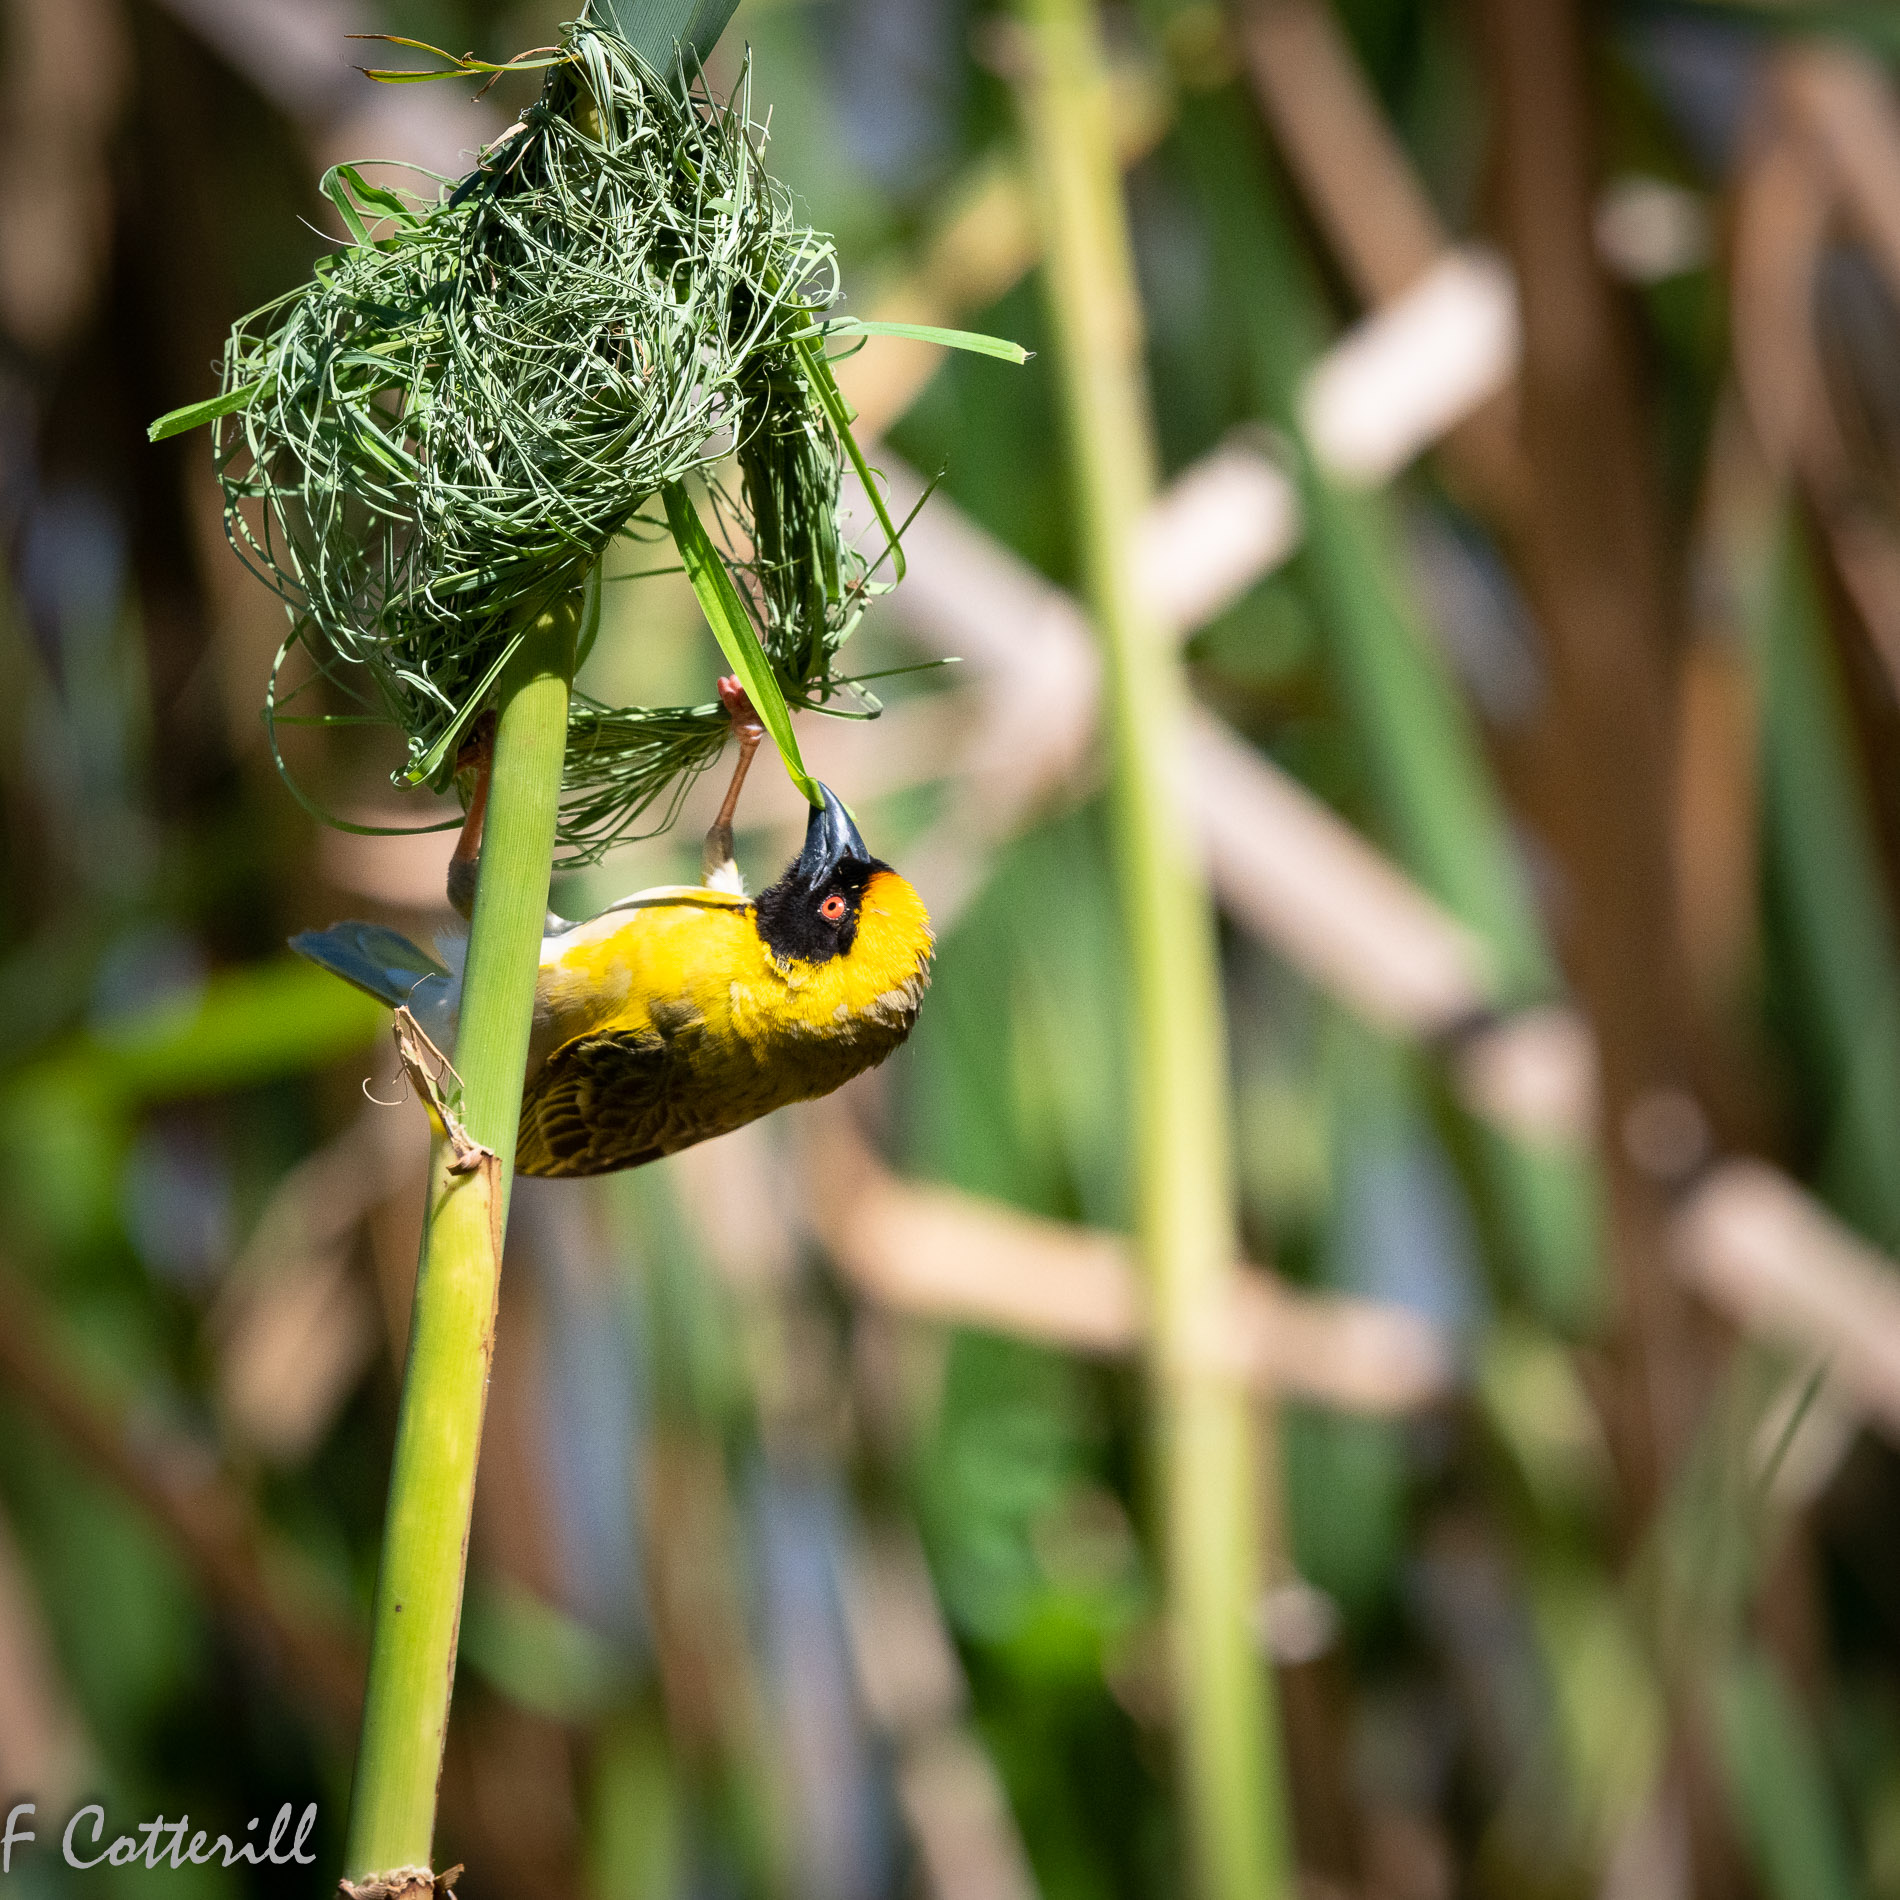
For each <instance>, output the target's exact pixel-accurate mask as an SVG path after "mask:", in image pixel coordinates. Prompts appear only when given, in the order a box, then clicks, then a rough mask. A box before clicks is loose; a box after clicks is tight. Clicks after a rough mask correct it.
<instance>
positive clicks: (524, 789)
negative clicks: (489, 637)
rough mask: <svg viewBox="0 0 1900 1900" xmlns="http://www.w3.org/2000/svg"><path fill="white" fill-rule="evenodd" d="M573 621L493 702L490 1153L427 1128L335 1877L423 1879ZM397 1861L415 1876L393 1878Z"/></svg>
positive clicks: (486, 895)
mask: <svg viewBox="0 0 1900 1900" xmlns="http://www.w3.org/2000/svg"><path fill="white" fill-rule="evenodd" d="M580 618H581V604H580V600H579V598H578V597H576V598H575V599H574V600H572V601H569V602H565V603H563V604H562V605H561V606H559V607H557V608H555V609H553V610H552V611H550V612H548V613H545V614H543V615H542V616H541V617H540V619H539V620H537V621H536V622H535V624H534V625H533V626H532V627H531V628H530V629H529V631H528V634H527V636H526V638H525V639H524V640H523V642H522V644H521V646H520V648H519V649H518V650H517V652H516V654H515V656H514V658H513V660H512V661H511V662H510V663H509V667H508V671H507V673H506V674H505V675H504V677H503V679H502V682H501V685H500V688H499V691H498V693H497V696H496V709H497V713H498V718H497V721H496V729H495V763H494V779H493V783H492V786H491V789H490V792H489V797H488V818H487V827H486V831H485V833H484V836H483V841H482V858H481V876H480V882H479V883H478V885H477V887H476V893H475V914H474V918H473V921H472V924H471V927H470V932H469V944H468V967H467V973H466V977H465V979H464V983H463V991H462V1010H461V1024H460V1028H459V1031H458V1033H457V1037H456V1044H455V1067H456V1071H457V1074H458V1075H459V1077H460V1083H461V1086H460V1092H459V1095H458V1094H455V1093H453V1092H450V1093H448V1094H447V1095H446V1098H445V1100H444V1103H443V1106H444V1107H446V1108H447V1110H448V1112H449V1115H450V1117H451V1118H452V1119H453V1122H454V1123H455V1125H456V1132H457V1133H458V1134H462V1135H466V1137H467V1140H468V1141H470V1142H473V1143H475V1144H478V1146H479V1147H480V1148H482V1149H485V1150H487V1151H488V1152H487V1155H486V1156H484V1157H476V1158H474V1159H473V1161H472V1164H471V1160H470V1157H469V1154H468V1152H467V1150H466V1148H465V1146H463V1144H460V1143H459V1142H457V1141H451V1140H450V1139H448V1138H446V1137H445V1133H444V1130H443V1129H442V1128H440V1127H438V1129H437V1132H436V1140H435V1143H434V1147H433V1151H432V1153H431V1156H430V1164H429V1205H428V1225H427V1227H426V1229H425V1231H424V1234H423V1241H422V1259H421V1264H420V1266H419V1267H418V1269H417V1274H416V1297H415V1304H414V1307H413V1309H412V1313H411V1318H410V1322H409V1356H408V1363H407V1364H406V1366H405V1367H404V1370H403V1387H402V1408H401V1411H400V1413H399V1415H398V1418H397V1423H396V1456H395V1463H394V1466H393V1469H392V1470H391V1473H390V1480H389V1503H388V1508H387V1512H386V1515H385V1519H384V1526H383V1554H382V1565H381V1569H380V1571H379V1573H378V1576H377V1581H376V1607H375V1612H374V1620H373V1623H372V1626H371V1632H370V1659H369V1685H368V1688H367V1691H366V1693H365V1697H364V1703H363V1733H362V1741H361V1744H360V1746H359V1747H358V1750H357V1757H356V1778H355V1783H354V1787H353V1789H352V1792H351V1797H350V1828H349V1842H348V1847H347V1850H346V1861H347V1866H346V1875H347V1878H348V1879H349V1880H350V1881H352V1882H354V1883H356V1884H357V1885H359V1886H361V1885H362V1884H364V1883H365V1882H368V1881H373V1880H381V1881H384V1882H386V1883H390V1884H393V1885H395V1886H397V1887H398V1888H399V1889H400V1888H402V1887H404V1886H416V1885H419V1883H420V1882H421V1881H423V1880H426V1879H427V1878H428V1872H427V1870H428V1868H429V1865H430V1853H431V1849H432V1843H433V1837H434V1833H435V1795H436V1783H437V1781H438V1779H439V1778H440V1775H441V1771H442V1746H443V1740H444V1737H445V1736H446V1734H447V1731H448V1721H449V1697H450V1693H451V1690H452V1688H453V1686H454V1678H455V1647H456V1637H457V1632H458V1629H459V1627H460V1623H461V1614H462V1576H463V1570H464V1567H465V1564H466V1561H467V1556H468V1527H469V1515H470V1512H471V1511H472V1509H473V1507H474V1501H475V1461H476V1457H477V1454H478V1453H479V1452H480V1449H481V1438H482V1411H483V1407H484V1405H485V1403H486V1400H487V1396H488V1365H489V1359H490V1357H491V1355H492V1353H493V1351H494V1344H495V1301H496V1294H497V1290H498V1288H499V1286H500V1282H501V1239H502V1233H503V1230H504V1228H505V1227H506V1224H507V1218H508V1190H509V1186H510V1184H511V1182H512V1180H513V1176H514V1161H515V1135H516V1129H517V1125H518V1124H519V1122H520V1119H521V1084H522V1077H523V1075H524V1073H525V1071H526V1069H527V1062H528V1034H529V1030H530V1027H531V1025H532V1020H533V1015H534V985H535V978H536V975H537V973H538V971H539V969H540V963H541V935H542V931H543V929H544V928H545V924H546V918H547V903H548V874H549V866H550V865H551V863H552V862H553V856H554V827H555V815H556V808H557V806H558V804H559V800H560V793H561V765H562V759H563V756H564V753H565V751H566V746H567V713H568V689H569V685H570V682H571V680H572V677H573V671H574V646H575V635H576V633H577V631H578V628H579V625H580ZM458 1147H462V1148H463V1152H462V1153H460V1154H459V1155H458V1152H457V1149H458ZM405 1872H408V1873H410V1874H411V1876H412V1877H411V1879H410V1880H409V1881H406V1882H405V1881H403V1880H401V1879H399V1878H398V1879H395V1880H394V1881H392V1876H399V1875H401V1874H402V1873H405Z"/></svg>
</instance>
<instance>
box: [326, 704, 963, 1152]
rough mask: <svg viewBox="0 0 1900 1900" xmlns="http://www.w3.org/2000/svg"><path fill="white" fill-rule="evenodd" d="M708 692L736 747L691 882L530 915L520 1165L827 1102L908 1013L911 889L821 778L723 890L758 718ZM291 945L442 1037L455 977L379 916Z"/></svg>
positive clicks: (461, 896)
mask: <svg viewBox="0 0 1900 1900" xmlns="http://www.w3.org/2000/svg"><path fill="white" fill-rule="evenodd" d="M720 689H721V697H722V698H724V699H725V701H726V703H727V706H728V708H729V709H730V710H731V711H732V712H733V715H734V718H733V724H734V729H735V732H736V734H737V736H738V738H739V740H740V756H739V764H738V769H737V771H736V772H735V773H734V775H733V780H732V785H731V788H730V789H729V790H728V792H727V794H726V799H725V803H724V805H723V806H722V807H721V810H720V814H719V818H718V820H717V821H716V822H715V824H714V825H713V828H712V830H711V832H710V833H709V834H708V836H707V848H706V859H707V864H706V872H707V882H706V883H705V884H703V885H692V884H662V885H659V886H656V887H655V888H654V889H652V890H646V891H636V892H635V893H634V894H633V895H632V896H631V897H623V898H622V899H621V900H620V901H619V902H618V903H617V904H610V905H609V906H608V907H607V909H606V910H604V911H602V912H601V913H600V915H599V916H597V917H591V918H589V919H588V920H587V921H586V922H584V923H572V924H570V923H565V922H562V921H561V920H560V919H558V918H554V917H552V916H551V917H550V918H549V920H548V923H549V928H548V932H547V935H546V936H545V937H544V938H543V939H542V943H541V973H540V978H539V980H538V982H537V983H536V985H535V1003H534V1031H533V1038H532V1041H531V1043H530V1046H529V1055H528V1071H527V1078H526V1082H525V1086H524V1089H523V1094H522V1102H521V1134H520V1139H519V1141H518V1142H517V1144H516V1149H515V1166H516V1168H517V1170H518V1171H519V1172H521V1173H522V1174H534V1175H583V1174H607V1173H611V1172H612V1171H613V1170H615V1169H617V1168H634V1167H638V1166H640V1164H641V1163H642V1162H647V1161H653V1160H656V1159H658V1157H660V1156H661V1155H668V1154H673V1153H675V1152H677V1151H678V1150H679V1149H681V1148H688V1147H691V1146H692V1144H693V1143H694V1142H697V1141H704V1140H706V1139H707V1138H708V1137H709V1136H712V1135H723V1134H725V1133H727V1132H728V1131H729V1130H731V1129H734V1128H738V1127H741V1126H743V1125H744V1124H745V1123H746V1122H749V1121H755V1120H756V1119H757V1118H758V1117H759V1116H761V1115H765V1114H769V1113H770V1112H771V1111H772V1110H773V1109H775V1108H782V1107H784V1106H785V1105H786V1104H787V1103H789V1102H802V1101H809V1100H811V1099H812V1098H813V1097H814V1096H819V1095H826V1094H829V1093H830V1092H831V1090H833V1089H835V1088H837V1087H839V1086H840V1085H841V1084H842V1083H844V1082H847V1081H849V1080H850V1079H851V1077H852V1076H854V1075H857V1074H859V1073H860V1072H861V1071H862V1070H865V1069H868V1068H871V1067H873V1066H874V1065H875V1064H877V1063H879V1062H882V1061H883V1060H884V1058H885V1057H886V1056H888V1055H889V1054H890V1053H891V1051H892V1050H893V1049H895V1048H896V1047H897V1046H898V1045H899V1044H900V1043H901V1042H902V1041H903V1040H904V1038H905V1037H906V1036H907V1035H909V1033H910V1028H911V1025H912V1023H914V1022H915V1021H916V1019H917V1010H918V1006H919V1004H920V1003H921V1002H922V1000H923V993H924V989H925V986H926V984H927V983H928V982H929V972H930V956H931V941H932V939H931V931H930V919H929V916H928V915H927V914H926V912H925V910H924V905H923V900H922V899H921V898H920V897H919V896H918V895H917V893H916V891H915V890H913V889H912V888H911V886H910V884H909V883H907V882H906V881H905V880H904V879H903V878H902V877H900V876H899V875H898V874H897V873H896V872H895V871H894V870H892V869H891V867H890V866H889V865H888V864H885V863H883V862H882V861H881V860H879V859H877V858H874V857H872V856H871V854H870V852H869V851H867V850H866V849H865V845H864V840H863V839H862V838H861V837H860V836H859V835H858V828H857V826H856V825H855V824H853V823H852V821H851V818H850V816H849V814H848V813H847V812H846V811H845V809H844V807H843V806H842V805H841V804H840V803H839V802H838V799H837V797H836V796H835V795H834V794H833V793H832V791H831V790H830V788H829V787H827V786H822V785H821V786H820V787H819V790H820V791H821V792H822V793H823V795H824V804H823V805H822V806H818V807H814V809H813V811H812V814H811V819H810V822H809V823H808V824H807V826H806V830H805V845H804V849H803V850H802V851H800V853H799V854H798V856H797V857H796V858H795V859H793V861H792V863H791V864H790V866H789V867H788V868H787V869H786V872H785V874H784V876H783V877H781V878H780V879H779V880H778V882H777V883H775V884H773V885H772V886H770V887H769V888H768V889H766V890H763V891H761V892H760V893H759V895H758V896H757V897H756V898H752V899H748V898H747V897H746V896H745V895H744V892H743V888H742V887H738V886H739V879H738V874H737V870H736V867H735V866H733V864H732V862H731V838H732V830H731V823H732V812H733V809H734V807H735V805H736V803H737V799H738V794H739V787H740V784H741V783H742V782H743V780H744V778H745V772H746V767H747V765H748V764H749V763H750V761H751V757H752V753H753V751H754V749H755V748H756V747H757V745H758V741H759V738H760V736H761V732H762V728H761V727H759V725H758V723H757V721H756V719H755V718H753V716H752V713H751V708H750V706H749V705H747V704H746V701H745V697H744V694H743V693H742V692H740V691H739V689H738V684H737V682H736V681H721V682H720ZM476 765H477V778H476V783H475V789H474V791H473V793H472V795H471V797H470V800H469V807H468V823H467V825H466V826H465V828H464V830H463V834H462V841H461V843H460V844H458V845H457V847H456V853H455V857H454V858H453V859H452V860H451V863H450V870H449V896H450V901H451V902H452V903H453V904H455V906H456V908H457V909H459V910H462V911H463V912H464V913H466V912H467V911H468V909H469V908H470V907H471V904H472V896H473V884H474V878H473V875H472V873H473V871H474V866H475V853H476V850H477V848H478V845H479V839H480V831H481V823H482V814H483V809H484V806H485V803H486V798H487V789H488V786H487V771H488V760H487V756H486V751H485V749H484V750H483V751H482V752H481V753H480V754H479V755H478V757H477V760H476ZM734 887H738V888H734ZM291 947H292V948H293V949H294V950H296V951H298V952H299V953H300V954H301V955H303V956H306V957H308V958H309V959H310V960H311V961H312V962H314V963H318V964H321V965H322V966H323V967H324V968H325V969H327V970H331V971H333V972H334V973H335V974H336V975H338V976H340V977H343V978H344V979H345V980H346V981H348V982H350V983H353V984H355V985H356V986H357V988H359V989H362V990H366V991H367V992H368V993H369V994H370V995H372V996H375V997H377V998H379V999H380V1000H381V1001H383V1002H385V1003H388V1004H390V1005H391V1006H392V1007H398V1006H401V1005H405V1004H406V1005H407V1006H408V1007H409V1008H410V1010H411V1011H412V1012H413V1013H414V1015H415V1016H416V1017H417V1019H418V1021H419V1022H420V1023H421V1024H422V1026H423V1028H424V1029H426V1030H428V1032H429V1033H430V1035H431V1036H432V1037H433V1038H434V1039H435V1041H437V1042H438V1043H439V1044H441V1045H442V1046H443V1047H445V1048H446V1047H448V1046H449V1043H450V1039H451V1037H452V1035H453V1027H454V1021H455V1014H456V1006H457V1003H458V1002H459V997H460V987H461V977H460V973H459V970H452V969H450V968H449V967H447V966H446V965H445V964H443V963H442V962H439V961H438V960H437V959H435V958H434V957H431V956H430V955H429V954H428V953H427V952H426V951H424V950H422V949H420V948H418V947H417V946H416V945H415V944H413V943H411V942H410V941H409V940H408V939H407V938H406V937H404V936H401V935H400V934H399V933H398V932H396V931H393V930H389V929H387V928H385V927H383V926H382V925H379V924H365V923H344V924H337V925H334V926H333V927H332V928H330V929H329V930H321V931H306V932H304V933H303V934H302V935H301V936H297V937H293V938H292V939H291ZM444 947H445V949H447V950H448V952H449V959H450V962H451V963H454V962H457V961H458V958H457V956H456V954H455V949H454V947H453V946H444Z"/></svg>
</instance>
